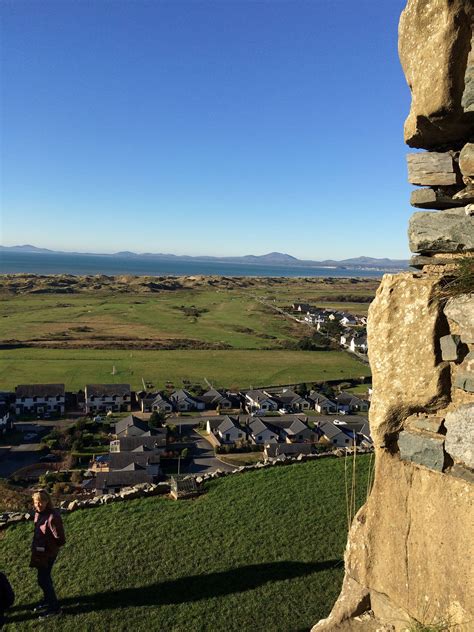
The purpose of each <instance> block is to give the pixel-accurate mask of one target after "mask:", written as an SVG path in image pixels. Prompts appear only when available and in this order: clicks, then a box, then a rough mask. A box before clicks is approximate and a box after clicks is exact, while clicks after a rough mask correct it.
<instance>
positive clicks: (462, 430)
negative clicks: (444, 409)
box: [444, 404, 474, 469]
mask: <svg viewBox="0 0 474 632" xmlns="http://www.w3.org/2000/svg"><path fill="white" fill-rule="evenodd" d="M444 424H445V427H446V442H445V447H446V452H448V454H449V455H450V456H451V457H452V458H453V460H454V461H457V462H461V463H464V465H467V467H470V468H473V469H474V404H464V405H462V406H459V408H457V409H456V410H455V411H453V412H451V413H448V414H447V415H446V419H445V422H444Z"/></svg>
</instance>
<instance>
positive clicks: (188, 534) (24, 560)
mask: <svg viewBox="0 0 474 632" xmlns="http://www.w3.org/2000/svg"><path fill="white" fill-rule="evenodd" d="M368 459H369V457H358V462H357V463H358V473H357V474H358V481H359V487H358V490H359V493H358V505H359V504H361V503H362V502H363V501H364V500H365V494H366V480H367V469H368V465H369V460H368ZM345 506H346V505H345V493H344V460H343V459H326V460H321V461H318V462H312V463H305V464H299V465H293V466H289V467H282V468H275V469H271V470H265V471H260V472H252V473H248V474H244V475H241V476H233V477H228V478H225V479H220V480H218V481H215V482H213V483H212V484H211V485H210V487H209V491H208V493H207V494H206V495H204V496H202V497H200V498H199V499H197V500H192V501H180V502H178V503H176V502H174V501H170V500H167V499H163V498H150V499H146V500H137V501H130V502H126V503H122V504H116V505H110V506H106V507H101V508H97V509H91V510H85V511H79V512H76V513H74V514H70V515H68V516H67V517H66V518H65V526H66V532H67V537H68V543H67V545H66V547H65V549H64V551H63V552H62V553H61V556H60V558H59V560H58V562H57V565H56V568H55V570H54V576H55V581H56V586H57V589H58V593H59V596H60V598H61V599H62V600H63V607H64V610H65V613H66V614H65V616H63V617H61V618H60V619H57V620H55V621H54V622H53V621H48V622H47V623H45V624H38V622H37V621H36V620H34V619H33V615H31V614H30V612H29V610H28V608H29V606H30V605H31V604H32V603H33V602H35V601H36V600H37V599H38V597H39V593H38V588H37V587H36V584H35V571H33V570H28V568H27V567H28V559H29V542H30V538H31V533H32V525H31V524H28V525H19V526H17V527H14V528H12V529H9V530H8V531H7V533H6V535H5V537H4V539H3V542H2V547H1V551H0V568H3V569H5V570H6V571H7V572H8V573H9V576H10V578H11V580H12V583H13V585H14V587H15V589H16V591H17V596H18V601H17V605H16V606H15V608H14V609H13V611H12V612H11V613H10V617H11V620H12V623H10V624H9V625H7V627H6V630H7V632H10V631H13V630H22V631H23V630H33V629H35V630H36V629H38V628H41V629H45V630H46V629H47V630H48V632H49V631H53V632H54V631H59V630H61V631H70V632H76V631H78V630H114V631H122V630H123V631H126V630H127V631H128V630H137V631H143V632H145V631H148V630H151V629H152V630H161V631H163V632H189V631H190V630H193V631H199V632H221V631H222V632H224V631H226V632H256V631H257V630H266V631H268V632H300V631H303V630H309V628H310V627H311V626H312V625H313V624H314V623H315V622H316V621H317V620H318V619H319V618H321V617H323V616H325V615H327V614H328V612H329V610H330V608H331V606H332V604H333V602H334V600H335V598H336V596H337V594H338V591H339V588H340V583H341V580H342V575H343V566H342V561H341V560H342V554H343V549H344V546H345V541H346V535H347V533H346V531H347V525H346V510H345Z"/></svg>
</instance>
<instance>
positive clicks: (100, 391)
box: [86, 384, 130, 397]
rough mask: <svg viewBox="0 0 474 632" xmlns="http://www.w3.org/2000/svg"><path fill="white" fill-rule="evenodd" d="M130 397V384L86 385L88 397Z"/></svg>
mask: <svg viewBox="0 0 474 632" xmlns="http://www.w3.org/2000/svg"><path fill="white" fill-rule="evenodd" d="M114 395H116V396H117V397H123V396H124V395H127V396H130V384H86V396H87V397H104V396H105V397H113V396H114Z"/></svg>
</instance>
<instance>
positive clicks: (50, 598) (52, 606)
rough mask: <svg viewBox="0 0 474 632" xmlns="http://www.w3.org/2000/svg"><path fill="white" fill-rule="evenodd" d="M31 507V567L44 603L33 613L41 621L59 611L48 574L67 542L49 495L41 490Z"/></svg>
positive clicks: (34, 496)
mask: <svg viewBox="0 0 474 632" xmlns="http://www.w3.org/2000/svg"><path fill="white" fill-rule="evenodd" d="M33 504H34V507H35V512H36V513H35V532H34V535H33V544H32V551H31V562H30V566H31V567H32V568H36V569H37V570H38V584H39V587H40V588H41V590H42V591H43V595H44V599H43V601H42V602H41V603H40V604H38V606H36V608H34V610H33V612H37V613H41V616H40V618H43V617H52V616H55V615H58V614H60V612H61V610H60V607H59V603H58V599H57V597H56V593H55V591H54V586H53V580H52V577H51V570H52V568H53V564H54V562H55V561H56V557H57V555H58V552H59V548H60V547H61V546H63V544H64V543H65V542H66V538H65V537H64V527H63V521H62V520H61V516H60V514H59V511H57V510H56V509H54V508H53V503H52V501H51V497H50V495H49V494H48V492H46V491H45V490H43V489H42V490H40V491H39V492H36V493H35V494H33Z"/></svg>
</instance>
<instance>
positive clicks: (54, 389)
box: [15, 384, 64, 398]
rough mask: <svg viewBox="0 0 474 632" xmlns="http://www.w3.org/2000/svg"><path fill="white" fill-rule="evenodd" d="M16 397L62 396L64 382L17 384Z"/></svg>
mask: <svg viewBox="0 0 474 632" xmlns="http://www.w3.org/2000/svg"><path fill="white" fill-rule="evenodd" d="M15 394H16V396H17V397H28V398H29V397H64V384H19V385H18V386H17V387H16V388H15Z"/></svg>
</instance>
